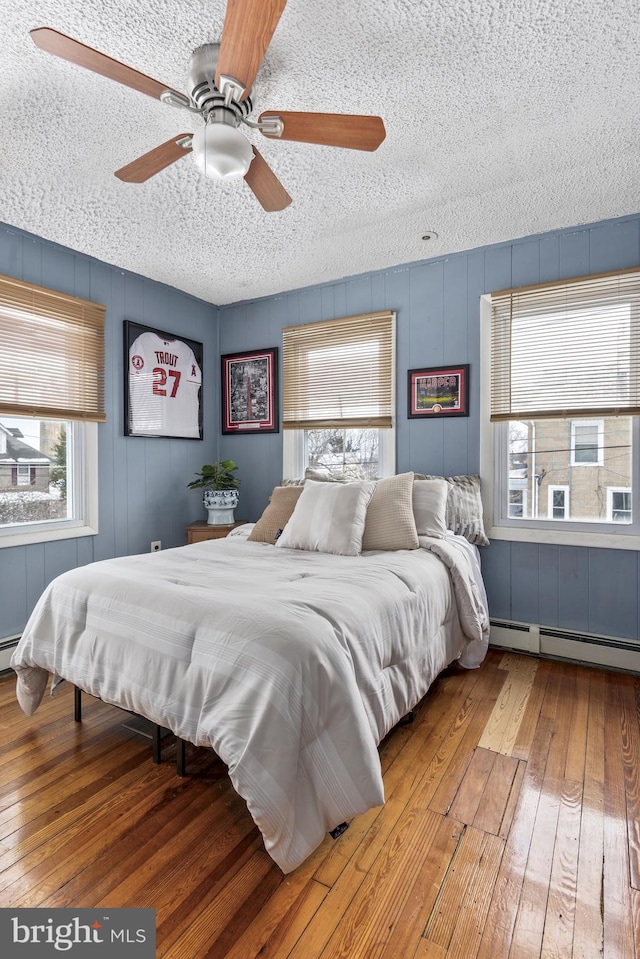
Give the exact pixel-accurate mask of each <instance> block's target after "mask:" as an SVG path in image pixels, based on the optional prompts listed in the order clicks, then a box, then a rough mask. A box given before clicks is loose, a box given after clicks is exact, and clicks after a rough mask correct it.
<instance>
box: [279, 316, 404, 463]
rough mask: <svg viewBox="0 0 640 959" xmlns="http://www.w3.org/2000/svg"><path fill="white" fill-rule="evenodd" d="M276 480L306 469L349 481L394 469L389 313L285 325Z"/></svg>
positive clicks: (392, 326) (392, 334) (392, 324)
mask: <svg viewBox="0 0 640 959" xmlns="http://www.w3.org/2000/svg"><path fill="white" fill-rule="evenodd" d="M282 333H283V349H282V360H283V412H282V425H283V432H284V443H283V476H284V477H285V478H295V477H298V476H302V475H303V474H304V471H305V469H306V468H307V467H311V468H315V469H320V470H323V471H328V472H332V473H340V474H346V475H348V476H352V477H354V478H367V479H369V478H374V477H376V476H387V475H391V474H392V473H394V472H395V436H394V432H395V431H394V429H393V418H394V412H395V404H394V367H395V358H394V339H395V314H393V313H388V312H384V313H372V314H366V315H363V316H355V317H345V318H344V319H339V320H327V321H324V322H319V323H310V324H305V325H303V326H296V327H287V328H286V329H284V330H283V331H282Z"/></svg>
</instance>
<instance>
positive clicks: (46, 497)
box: [0, 276, 106, 547]
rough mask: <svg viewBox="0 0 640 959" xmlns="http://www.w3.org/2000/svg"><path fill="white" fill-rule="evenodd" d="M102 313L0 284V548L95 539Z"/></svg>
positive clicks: (82, 303)
mask: <svg viewBox="0 0 640 959" xmlns="http://www.w3.org/2000/svg"><path fill="white" fill-rule="evenodd" d="M104 314H105V308H104V307H103V306H100V305H99V304H97V303H92V302H90V301H88V300H83V299H80V298H79V297H74V296H67V295H65V294H62V293H57V292H55V291H53V290H47V289H43V288H42V287H38V286H33V285H32V284H30V283H25V282H22V281H20V280H15V279H12V278H11V277H6V276H0V547H11V546H17V545H24V544H27V543H35V542H45V541H47V540H55V539H65V538H72V537H78V536H90V535H95V533H96V532H97V529H98V527H97V516H98V510H97V482H98V465H97V424H98V423H99V422H103V421H104V420H105V418H106V417H105V408H104Z"/></svg>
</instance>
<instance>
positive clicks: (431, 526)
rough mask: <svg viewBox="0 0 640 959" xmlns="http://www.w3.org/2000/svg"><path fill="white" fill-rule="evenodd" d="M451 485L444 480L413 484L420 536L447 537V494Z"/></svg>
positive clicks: (420, 481) (415, 515) (414, 513)
mask: <svg viewBox="0 0 640 959" xmlns="http://www.w3.org/2000/svg"><path fill="white" fill-rule="evenodd" d="M448 492H449V485H448V483H447V481H446V480H445V479H444V478H443V479H430V480H416V481H415V483H414V484H413V515H414V517H415V521H416V530H417V531H418V536H435V537H437V538H438V539H443V538H444V537H445V536H446V535H447V494H448Z"/></svg>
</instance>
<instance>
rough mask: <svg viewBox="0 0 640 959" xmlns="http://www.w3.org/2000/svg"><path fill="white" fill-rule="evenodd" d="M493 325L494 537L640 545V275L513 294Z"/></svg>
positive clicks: (493, 302)
mask: <svg viewBox="0 0 640 959" xmlns="http://www.w3.org/2000/svg"><path fill="white" fill-rule="evenodd" d="M483 317H484V321H483V326H484V330H485V335H486V336H487V342H488V336H489V331H490V340H491V343H490V350H486V351H485V356H487V358H488V357H490V369H489V359H487V367H486V375H487V376H488V378H489V379H490V410H487V412H488V413H489V416H488V417H487V421H486V422H487V433H486V434H485V436H486V437H489V436H490V445H491V447H492V450H493V455H492V458H491V466H492V470H493V473H492V476H491V477H489V476H488V475H485V477H484V480H485V481H487V480H490V481H491V482H492V487H493V488H492V494H493V517H492V526H493V527H494V536H495V535H496V533H498V532H499V530H500V527H504V529H505V530H507V529H511V530H515V529H517V528H518V527H522V528H526V529H528V530H531V529H535V528H536V527H538V528H540V529H546V530H548V531H550V530H552V529H553V530H554V533H553V534H550V533H549V534H548V535H547V537H546V539H545V540H544V541H545V542H553V541H556V542H564V541H568V540H563V539H562V538H561V537H562V533H563V531H564V532H566V533H571V532H572V531H578V532H579V533H580V534H583V533H587V532H590V533H596V532H602V533H607V532H609V533H612V534H614V532H615V535H617V536H619V534H620V533H633V534H635V535H640V515H638V510H637V504H638V501H639V496H640V490H639V489H638V483H639V482H640V476H639V473H638V470H634V461H635V460H636V459H637V451H638V447H639V446H640V426H639V415H638V414H640V272H639V271H638V270H637V269H631V270H624V271H621V272H619V273H615V274H613V273H612V274H602V275H598V276H593V277H581V278H578V279H576V280H567V281H556V282H552V283H549V284H547V285H545V284H541V285H539V286H534V287H526V288H523V289H522V290H519V289H512V290H504V291H502V292H499V293H494V294H491V297H490V298H489V302H488V303H487V309H486V310H485V311H484V312H483ZM489 430H490V433H489ZM614 524H615V527H614ZM607 527H608V528H607ZM556 536H560V538H559V539H555V540H554V537H556ZM550 537H551V538H550ZM601 545H607V544H606V543H604V542H603V543H602V544H601Z"/></svg>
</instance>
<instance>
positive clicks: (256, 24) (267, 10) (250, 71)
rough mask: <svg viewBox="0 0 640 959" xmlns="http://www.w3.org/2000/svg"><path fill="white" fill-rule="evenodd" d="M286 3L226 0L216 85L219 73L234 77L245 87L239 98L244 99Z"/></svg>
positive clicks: (283, 0) (266, 0) (278, 1)
mask: <svg viewBox="0 0 640 959" xmlns="http://www.w3.org/2000/svg"><path fill="white" fill-rule="evenodd" d="M286 3H287V0H227V12H226V15H225V18H224V26H223V28H222V38H221V40H220V52H219V53H218V66H217V69H216V86H217V87H218V88H219V89H221V87H220V83H219V80H220V77H221V76H229V77H233V78H234V79H235V80H237V81H238V82H239V83H240V84H241V86H243V87H244V92H243V94H242V99H243V100H246V98H247V97H248V96H249V93H250V92H251V87H252V86H253V81H254V80H255V78H256V74H257V72H258V70H259V69H260V65H261V63H262V61H263V59H264V55H265V53H266V52H267V47H268V46H269V44H270V42H271V37H272V36H273V33H274V30H275V29H276V27H277V26H278V21H279V20H280V16H281V14H282V11H283V10H284V8H285V6H286Z"/></svg>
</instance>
